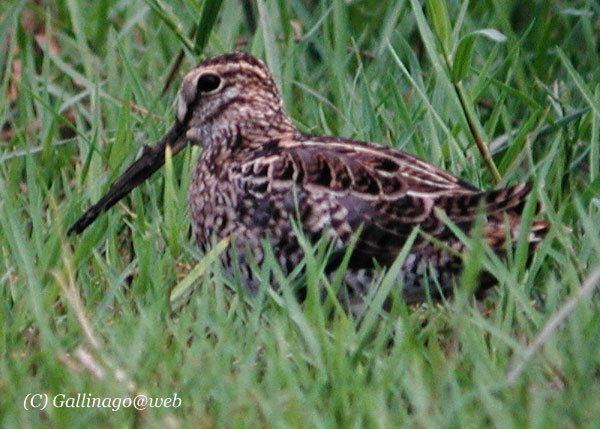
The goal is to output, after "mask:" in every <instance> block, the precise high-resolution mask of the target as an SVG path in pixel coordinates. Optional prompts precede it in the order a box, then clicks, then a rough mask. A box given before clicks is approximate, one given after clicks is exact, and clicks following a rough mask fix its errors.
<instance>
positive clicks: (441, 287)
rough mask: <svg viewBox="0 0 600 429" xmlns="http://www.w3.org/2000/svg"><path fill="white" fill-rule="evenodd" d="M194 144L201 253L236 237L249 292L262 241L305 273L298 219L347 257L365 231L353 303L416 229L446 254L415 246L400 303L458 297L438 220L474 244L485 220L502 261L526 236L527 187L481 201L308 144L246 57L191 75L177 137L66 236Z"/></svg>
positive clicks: (390, 153) (225, 58)
mask: <svg viewBox="0 0 600 429" xmlns="http://www.w3.org/2000/svg"><path fill="white" fill-rule="evenodd" d="M187 143H192V144H197V145H201V146H202V147H203V152H202V154H201V156H200V159H199V161H198V164H197V166H196V169H195V171H194V173H193V177H192V181H191V184H190V188H189V209H190V213H191V215H192V227H193V228H192V229H193V234H194V237H195V239H196V241H197V242H198V244H199V245H200V247H201V248H202V249H203V250H204V251H206V249H208V248H209V247H210V246H211V245H212V244H213V243H214V240H215V239H216V238H224V237H227V236H230V237H232V238H233V239H234V240H233V243H234V245H235V247H236V249H232V248H230V250H229V251H228V252H225V253H224V254H223V256H222V260H223V263H224V265H225V266H226V267H229V268H231V266H232V263H234V262H235V261H232V258H233V255H236V256H235V257H236V258H237V259H238V261H237V263H239V268H240V270H241V273H242V275H243V279H244V281H245V283H246V286H247V288H248V289H250V290H254V289H256V288H257V286H258V280H257V279H256V277H255V275H254V274H253V272H252V268H251V264H250V262H251V261H249V260H248V258H249V256H250V257H251V258H254V259H255V260H256V262H258V263H259V264H260V262H261V261H262V259H263V244H262V242H261V241H262V240H263V239H264V238H268V240H269V241H270V243H271V244H272V246H273V249H274V252H275V255H276V256H277V257H278V259H279V262H280V263H281V265H282V267H283V268H284V269H285V270H287V271H288V272H289V271H291V270H292V269H293V268H294V267H295V266H296V265H297V264H298V263H299V262H300V261H301V259H302V250H301V248H300V246H299V244H298V241H297V238H296V235H295V234H294V230H293V228H292V222H293V221H294V220H295V219H299V221H300V223H301V225H302V227H303V229H304V232H305V233H306V234H307V236H308V237H310V238H311V239H314V240H316V239H318V238H320V237H321V236H322V235H323V234H328V235H329V236H330V237H331V238H332V240H333V241H334V243H335V246H337V247H339V248H343V247H344V246H346V245H347V244H348V243H349V242H350V240H351V238H352V236H353V233H354V232H355V231H357V230H358V229H359V228H361V227H362V232H361V235H360V237H359V239H358V241H357V243H356V246H355V249H354V252H353V255H352V259H351V262H350V266H349V268H348V271H347V273H346V277H345V283H346V286H347V288H346V289H345V291H347V293H348V296H349V297H350V300H351V302H353V303H356V302H357V300H359V299H360V297H361V296H362V295H363V294H364V293H365V292H366V291H367V289H368V287H369V286H370V285H371V283H372V280H373V278H374V277H375V276H376V275H377V272H378V271H377V269H376V268H375V267H376V266H377V265H378V266H384V267H385V266H389V265H390V264H391V263H392V262H393V261H394V260H395V258H396V256H397V255H398V253H399V251H400V249H401V248H402V246H403V244H404V243H405V241H406V239H407V237H408V236H409V234H410V233H411V231H412V230H413V229H414V228H415V227H419V228H420V229H421V231H423V232H425V233H426V234H427V235H429V236H430V237H434V238H435V239H436V240H438V241H441V242H443V243H445V244H446V246H447V248H443V247H440V246H437V245H435V244H433V243H432V241H431V240H430V239H428V238H425V237H426V236H425V235H419V236H418V238H417V239H416V241H415V243H414V245H413V247H412V248H411V250H410V253H409V255H408V257H407V258H406V260H405V262H404V265H403V267H402V275H401V276H402V278H401V279H399V283H401V284H402V285H403V296H404V298H405V299H406V300H407V301H408V302H415V301H420V300H423V299H424V298H425V297H426V296H427V295H426V290H429V291H430V293H431V295H432V296H433V297H436V296H439V293H440V292H443V293H451V291H452V287H453V280H454V279H455V278H456V274H457V273H459V272H460V270H461V259H460V257H458V256H456V255H455V252H450V251H449V250H448V248H451V249H454V250H456V251H458V252H460V251H462V250H463V248H464V245H463V243H462V242H461V241H460V240H458V239H457V238H456V237H455V235H454V234H453V233H452V232H451V231H450V230H449V228H448V227H447V225H446V223H445V222H443V221H442V220H441V219H440V217H439V211H438V210H436V208H437V209H440V210H441V211H443V212H444V213H445V215H446V216H447V217H448V218H449V219H450V220H451V221H452V222H453V223H454V224H456V225H457V226H458V227H459V228H461V229H462V230H463V231H465V232H467V233H469V232H470V231H471V229H472V228H473V225H474V222H475V218H476V216H477V214H478V213H479V211H480V210H482V211H483V212H484V213H485V215H486V221H485V224H484V226H483V229H482V233H483V237H484V239H485V240H486V242H487V243H488V244H489V245H490V246H491V247H492V248H493V249H495V250H496V251H497V252H498V253H499V254H503V253H504V252H505V249H504V246H505V245H506V242H507V240H506V238H507V237H506V234H507V230H508V232H509V233H510V237H509V239H508V241H509V242H510V241H511V240H512V241H514V240H515V239H516V238H517V237H518V235H519V231H520V223H521V222H520V218H521V211H522V209H523V205H524V202H525V198H526V196H527V195H528V193H529V192H530V190H531V185H530V184H526V183H523V184H518V185H515V186H512V187H508V188H505V189H500V190H495V191H490V192H484V191H481V190H479V189H477V188H475V187H473V186H471V185H470V184H468V183H466V182H465V181H463V180H461V179H459V178H457V177H455V176H453V175H451V174H449V173H447V172H445V171H443V170H441V169H439V168H437V167H435V166H434V165H432V164H429V163H427V162H425V161H423V160H421V159H418V158H416V157H414V156H411V155H409V154H407V153H405V152H402V151H400V150H396V149H392V148H388V147H382V146H378V145H376V144H373V143H364V142H357V141H352V140H346V139H342V138H337V137H324V136H317V135H308V134H304V133H302V132H300V131H298V130H297V129H296V127H295V126H294V125H293V123H292V121H291V120H290V118H289V117H288V116H287V114H286V113H285V111H284V108H283V103H282V100H281V97H280V95H279V92H278V90H277V87H276V86H275V83H274V82H273V79H272V77H271V74H270V73H269V70H268V69H267V67H266V66H265V65H264V64H263V63H262V62H261V61H260V60H258V59H256V58H254V57H253V56H251V55H249V54H245V53H232V54H226V55H221V56H218V57H214V58H211V59H209V60H207V61H205V62H204V63H202V64H201V65H200V66H198V67H196V68H195V69H193V70H192V71H191V72H189V73H188V74H187V76H186V77H185V78H184V80H183V83H182V85H181V92H180V95H179V103H178V108H177V117H176V119H175V123H174V124H173V125H172V127H171V128H170V130H169V131H168V132H167V133H166V135H165V136H164V137H163V138H162V139H161V141H160V142H159V143H158V144H157V145H156V146H153V147H145V150H144V153H143V155H142V157H141V158H140V159H139V160H138V161H137V162H135V163H134V164H133V165H132V166H131V167H130V168H129V169H128V170H127V171H126V172H125V173H124V174H123V175H122V176H121V177H120V178H119V179H118V180H117V181H116V182H115V183H114V184H113V185H112V187H111V188H110V190H109V191H108V193H107V194H106V195H105V196H104V197H103V198H102V199H101V200H100V201H99V202H98V203H97V204H95V205H94V206H92V207H91V208H90V209H89V210H88V211H87V212H86V213H85V214H84V215H83V216H82V217H81V218H79V219H78V220H77V222H76V223H75V224H74V225H73V226H72V227H71V229H70V230H69V233H80V232H82V231H83V230H84V229H85V228H86V227H87V226H88V225H89V224H90V223H92V222H93V221H94V219H95V218H96V217H97V216H98V215H99V214H100V213H101V212H103V211H106V210H107V209H109V208H110V207H111V206H113V205H114V204H115V203H116V202H117V201H118V200H120V199H121V198H122V197H124V196H125V195H126V194H127V193H128V192H130V191H131V190H132V189H133V188H134V187H136V186H137V185H139V184H140V183H141V182H142V181H144V180H145V179H146V178H148V177H149V176H150V175H152V173H154V172H155V171H156V170H157V169H159V168H160V167H161V166H162V164H163V163H164V151H165V148H166V146H170V147H171V148H172V150H173V153H177V152H179V151H180V150H181V149H183V148H184V147H185V146H186V145H187ZM507 225H508V226H509V228H507V227H506V226H507ZM548 228H549V224H548V223H547V222H545V221H536V222H534V223H533V225H532V227H531V229H530V232H529V238H528V239H529V241H530V243H531V245H530V249H533V248H534V247H535V244H536V243H537V242H539V241H540V240H541V239H542V238H543V237H544V235H545V234H546V232H547V230H548ZM234 250H235V251H234ZM332 265H335V264H330V267H331V268H332V269H335V267H334V266H332ZM487 277H489V276H487ZM482 279H486V276H482ZM482 281H483V283H484V284H482V285H481V286H488V285H489V284H488V281H489V278H488V279H487V280H482ZM428 285H430V287H428Z"/></svg>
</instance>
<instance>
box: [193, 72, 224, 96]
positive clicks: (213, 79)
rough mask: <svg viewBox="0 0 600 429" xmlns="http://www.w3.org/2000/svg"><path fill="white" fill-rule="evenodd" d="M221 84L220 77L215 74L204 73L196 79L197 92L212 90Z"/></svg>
mask: <svg viewBox="0 0 600 429" xmlns="http://www.w3.org/2000/svg"><path fill="white" fill-rule="evenodd" d="M220 84H221V78H220V77H219V76H217V75H215V74H205V75H203V76H200V79H198V84H197V88H198V91H199V92H210V91H214V90H215V89H217V88H218V87H219V85H220Z"/></svg>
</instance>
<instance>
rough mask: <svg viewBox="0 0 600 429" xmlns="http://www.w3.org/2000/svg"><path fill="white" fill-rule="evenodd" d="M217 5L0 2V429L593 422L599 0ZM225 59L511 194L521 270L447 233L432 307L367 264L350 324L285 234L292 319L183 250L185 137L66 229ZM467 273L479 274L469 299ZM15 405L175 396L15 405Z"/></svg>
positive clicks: (282, 295) (305, 115) (281, 303)
mask: <svg viewBox="0 0 600 429" xmlns="http://www.w3.org/2000/svg"><path fill="white" fill-rule="evenodd" d="M218 3H219V2H214V1H206V2H194V1H192V0H181V1H176V2H166V1H164V0H162V1H159V0H146V1H141V0H138V1H132V2H110V1H107V0H98V1H95V2H81V1H78V0H58V1H56V2H51V3H48V4H46V3H42V4H38V3H35V2H26V1H25V0H10V1H7V0H3V1H0V70H2V72H0V100H2V102H1V103H0V123H1V124H2V125H1V142H0V195H1V199H0V263H1V264H2V270H1V271H0V274H1V276H0V294H1V297H0V391H1V392H2V393H1V395H0V422H1V424H2V426H4V427H15V426H17V425H19V426H24V427H34V426H37V425H40V424H44V425H50V426H53V427H62V426H66V425H69V426H73V427H79V426H83V425H89V424H92V423H93V424H94V425H98V424H99V425H102V426H121V427H122V426H131V425H136V426H139V425H141V424H148V425H151V426H161V427H164V426H167V427H188V426H196V425H197V424H201V425H203V426H227V427H246V426H250V427H255V426H272V427H283V426H292V427H300V426H302V427H304V426H317V427H337V426H344V427H346V426H349V427H359V426H375V427H393V426H415V425H418V426H428V427H437V426H444V427H447V426H483V425H486V426H487V425H490V424H491V425H494V426H497V427H515V426H531V427H548V426H560V427H565V426H566V427H580V426H594V425H596V424H597V422H598V421H599V420H600V399H599V398H600V382H599V378H600V351H599V350H600V347H599V346H600V312H599V311H598V298H597V297H596V296H595V295H594V294H593V289H594V287H595V285H596V283H597V282H598V269H599V268H598V267H599V264H600V261H599V258H598V254H600V238H599V237H600V227H599V226H598V225H600V204H599V202H600V200H599V199H598V195H599V188H600V178H599V175H600V174H599V170H600V167H599V161H600V160H599V156H600V143H599V141H600V140H599V129H600V128H599V127H600V86H599V85H598V83H599V82H600V80H599V76H600V67H599V64H598V63H599V59H598V55H597V50H598V46H599V43H600V41H599V40H598V39H599V36H598V32H597V28H598V26H599V25H600V20H599V18H598V16H599V14H600V4H599V3H597V2H594V1H576V2H568V1H564V0H559V1H555V2H543V1H534V0H530V1H527V2H514V1H511V0H503V1H497V2H493V3H488V2H471V4H468V3H466V2H458V1H451V2H447V3H446V2H441V1H436V0H430V1H427V2H426V3H427V4H426V5H425V6H424V5H423V4H422V3H421V2H419V1H417V0H410V1H408V0H407V1H391V0H390V1H385V0H384V1H374V0H373V1H371V0H362V1H361V0H358V1H353V2H345V1H341V0H337V1H333V2H317V1H300V0H292V1H275V0H260V1H258V2H257V3H256V4H254V2H241V1H235V0H226V1H224V2H223V4H222V5H219V4H218ZM219 9H220V10H219ZM216 10H219V16H218V19H216V20H214V13H215V11H216ZM196 27H197V28H199V29H200V30H199V31H195V30H194V29H195V28H196ZM490 29H494V30H495V31H491V30H490ZM239 45H245V46H246V48H245V49H247V50H249V51H250V52H252V53H254V54H256V55H258V56H259V57H262V58H263V59H266V60H267V62H268V63H269V65H270V66H271V68H272V69H273V71H274V72H275V76H277V79H278V80H280V83H281V89H282V92H283V96H284V99H285V104H286V106H287V109H288V111H289V113H290V114H291V116H292V117H293V118H294V120H295V121H296V123H297V124H298V126H299V127H300V128H301V129H302V130H304V131H308V132H314V133H320V134H333V135H340V136H344V137H350V138H354V139H359V140H374V141H379V142H381V143H382V144H385V145H390V146H394V147H399V148H402V149H404V150H407V151H409V152H411V153H414V154H416V155H418V156H420V157H423V158H425V159H428V160H430V161H432V162H433V163H435V164H437V165H440V166H442V167H444V168H446V169H448V170H450V171H451V172H453V173H455V174H457V175H459V176H461V177H463V178H464V179H466V180H468V181H470V182H471V183H473V184H475V185H478V186H480V187H482V188H484V189H492V188H494V187H496V186H502V185H506V184H513V183H517V182H522V181H533V182H534V183H535V185H536V187H535V191H534V198H535V199H536V200H538V201H540V202H541V203H542V205H543V206H544V210H545V213H544V215H543V216H544V217H545V218H547V219H548V220H549V221H550V222H552V224H553V227H552V230H551V231H550V233H549V236H548V237H547V239H546V240H545V241H544V242H543V243H542V244H541V246H540V247H539V249H538V251H537V252H536V255H535V257H534V258H533V260H532V263H531V265H530V266H529V267H527V266H526V264H525V262H526V261H525V259H526V255H525V254H524V252H523V251H522V250H523V249H522V248H521V250H519V248H517V249H516V250H515V252H512V253H511V254H510V255H508V258H507V260H506V261H499V260H497V258H495V257H494V255H493V254H490V252H489V251H488V250H489V249H486V248H485V246H483V245H482V244H481V243H479V242H477V241H476V240H471V241H470V249H471V250H470V255H469V257H468V258H467V261H468V262H467V264H466V269H465V273H464V275H463V280H464V281H465V284H463V285H462V286H463V287H460V286H461V285H459V288H458V294H457V297H456V299H454V300H452V301H449V302H444V303H442V304H437V305H434V304H431V303H430V304H425V305H422V306H418V307H407V306H406V305H405V304H404V303H403V302H402V301H401V300H400V299H399V298H398V290H397V288H394V287H393V286H394V285H393V284H392V283H391V282H390V279H391V275H389V274H388V276H387V277H383V278H382V280H381V281H380V283H379V285H380V287H379V289H376V288H374V291H376V292H377V293H374V294H373V296H372V305H371V306H370V308H369V310H368V311H367V312H366V314H365V315H364V316H363V317H358V318H356V317H353V316H351V315H347V314H345V313H344V312H343V311H341V310H340V309H339V308H338V306H337V305H336V302H335V300H333V299H331V298H329V299H327V300H325V302H321V301H319V300H318V299H316V298H315V297H316V296H317V292H318V290H319V289H320V288H321V287H323V286H324V283H326V280H324V279H323V278H322V275H321V273H322V270H323V265H324V255H325V254H326V250H327V249H326V246H322V245H319V246H317V247H316V248H314V249H313V248H311V246H310V245H309V244H307V256H306V258H305V261H304V264H305V266H306V276H305V280H304V281H305V282H306V283H307V287H308V291H309V293H308V299H307V301H306V302H305V303H304V304H299V303H298V302H297V301H296V300H295V298H294V297H293V294H292V293H291V291H290V288H291V281H290V280H289V279H287V278H286V277H285V276H284V275H283V274H282V273H281V272H280V270H279V268H278V266H277V264H276V263H274V261H273V258H271V257H268V258H267V261H266V262H265V264H264V266H263V267H262V268H261V269H262V270H263V271H262V272H263V273H264V276H265V277H268V275H269V273H274V275H275V277H276V278H277V279H278V282H279V283H280V285H281V292H274V291H272V290H269V289H268V288H266V287H265V288H263V289H262V291H261V293H260V294H259V297H255V298H253V297H249V296H246V295H244V294H243V292H242V291H240V293H236V294H232V293H230V292H229V288H232V287H233V288H234V289H235V288H239V286H240V285H238V284H236V283H235V281H234V280H232V279H230V278H227V277H226V276H224V275H223V274H222V273H221V271H220V269H219V267H218V264H215V263H214V258H213V257H212V256H211V254H208V255H202V254H200V253H199V251H198V250H197V248H196V247H195V245H194V244H193V243H192V241H191V239H190V237H189V217H188V215H187V213H186V192H187V184H188V183H189V180H190V174H191V171H192V169H193V165H194V161H195V159H196V158H197V157H198V155H199V151H200V149H199V148H194V149H187V150H186V151H184V153H183V154H181V155H180V156H178V157H176V158H174V159H172V160H170V161H169V162H168V163H167V168H166V169H163V171H161V172H159V173H157V175H156V177H154V178H152V179H151V180H150V181H149V182H148V183H146V184H144V185H143V186H141V188H140V189H138V190H136V191H135V192H134V193H133V195H132V196H131V197H128V198H126V199H125V200H124V201H123V202H122V203H121V204H119V205H117V206H116V207H115V208H114V209H112V210H111V211H110V212H109V213H107V214H105V215H103V216H102V217H101V218H100V219H98V221H97V222H96V223H95V224H94V225H93V226H92V227H91V228H90V229H89V230H88V231H86V232H85V234H83V235H82V236H81V237H67V236H66V232H65V231H66V229H67V227H68V226H69V225H70V224H71V222H73V221H74V220H75V219H76V217H77V216H78V215H79V214H80V213H82V211H83V210H84V208H85V207H87V206H88V205H89V204H90V203H92V202H94V201H96V200H97V199H98V198H99V197H100V196H101V194H102V193H103V191H105V190H106V189H107V186H108V184H109V182H110V181H112V180H114V178H115V177H116V176H117V175H118V174H119V173H120V172H122V171H123V169H124V168H125V167H126V166H127V165H128V164H129V163H130V162H131V161H132V160H134V159H135V158H136V155H137V154H138V153H139V151H140V146H141V145H142V144H149V143H152V142H155V141H157V140H158V139H159V138H160V136H161V133H163V132H164V131H165V130H166V128H167V127H168V125H169V124H170V122H171V121H172V119H173V115H174V114H173V101H174V99H175V96H176V93H177V85H178V83H179V81H180V80H181V77H182V76H183V74H184V73H185V71H186V70H188V69H189V68H191V67H192V66H193V65H194V64H196V63H197V62H198V61H199V60H200V59H201V58H204V57H206V56H210V55H213V54H218V53H222V52H226V51H231V50H233V49H234V48H235V47H236V46H239ZM199 57H200V58H199ZM172 73H174V75H173V76H174V78H171V77H170V76H171V74H172ZM163 88H165V90H164V91H163ZM563 118H567V119H566V120H565V119H563ZM487 147H490V148H491V150H490V153H488V154H486V152H485V151H484V148H487ZM532 203H533V201H532ZM530 208H531V210H533V208H534V205H533V204H531V205H530ZM479 267H485V268H486V269H488V270H489V271H490V272H492V273H493V274H494V275H495V276H496V277H497V278H498V286H497V287H496V288H494V289H493V291H492V292H491V294H490V295H489V296H488V297H487V298H486V299H485V300H484V301H482V302H476V301H475V300H473V299H472V297H471V295H470V290H469V289H470V288H469V287H468V285H467V283H468V281H467V280H468V279H469V278H473V277H472V276H473V275H476V273H477V271H478V269H479ZM392 270H393V269H392ZM392 274H393V273H392ZM190 285H195V286H196V290H195V292H194V293H193V294H191V295H188V298H187V300H185V299H183V298H182V297H180V295H186V294H185V293H183V292H189V289H190V288H189V286H190ZM582 285H583V286H584V287H585V289H584V290H583V293H582V292H581V291H582ZM327 286H329V287H331V288H332V289H335V288H336V287H337V286H339V285H338V284H331V285H327ZM173 290H175V291H176V292H177V293H176V294H174V295H177V296H178V297H179V298H178V300H176V301H175V302H170V301H169V298H170V292H171V291H173ZM388 294H389V296H390V297H391V300H392V301H391V302H392V306H391V309H390V311H389V312H387V311H383V310H381V305H382V303H383V301H384V299H385V298H386V297H387V296H388ZM580 295H583V296H582V297H580ZM573 299H575V300H573ZM173 309H175V311H173ZM530 344H532V345H533V347H529V345H530ZM31 393H47V394H48V395H50V397H51V398H52V396H54V395H57V394H66V395H71V396H75V395H77V393H82V394H84V393H89V394H90V395H93V396H95V397H100V398H114V397H134V396H136V395H137V394H147V395H148V396H151V397H173V394H174V393H176V394H177V396H178V397H179V398H181V401H182V403H181V406H180V407H178V408H166V407H161V408H152V409H150V408H149V409H147V410H145V411H136V410H135V409H133V408H127V409H120V410H118V411H111V410H109V409H102V408H56V407H52V406H49V407H48V408H46V409H45V410H43V411H39V410H29V411H28V410H25V409H24V406H23V404H24V400H25V398H26V397H27V395H28V394H31Z"/></svg>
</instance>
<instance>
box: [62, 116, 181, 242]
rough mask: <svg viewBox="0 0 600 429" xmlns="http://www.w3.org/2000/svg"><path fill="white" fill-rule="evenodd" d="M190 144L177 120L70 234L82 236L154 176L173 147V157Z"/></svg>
mask: <svg viewBox="0 0 600 429" xmlns="http://www.w3.org/2000/svg"><path fill="white" fill-rule="evenodd" d="M186 145H187V140H186V138H185V126H184V125H183V124H182V123H181V122H179V120H176V121H175V123H174V124H173V125H172V126H171V128H170V129H169V131H167V133H166V134H165V135H164V136H163V138H162V139H160V141H159V142H158V143H157V144H156V145H155V146H145V147H144V153H143V154H142V156H141V157H140V159H138V160H137V161H136V162H134V163H133V164H132V165H131V166H130V167H129V168H128V169H127V170H126V171H125V173H123V174H122V175H121V177H119V178H118V179H117V180H116V181H115V182H114V183H113V184H112V186H111V187H110V189H109V190H108V192H107V193H106V195H104V196H103V197H102V198H100V201H98V202H97V203H96V204H94V205H93V206H91V207H90V208H89V209H87V211H86V212H85V213H84V214H83V215H82V216H81V217H80V218H79V219H77V221H76V222H75V223H74V224H73V226H71V228H69V231H68V234H69V235H72V234H79V233H81V232H83V231H84V230H85V229H86V228H87V227H88V226H89V225H90V224H91V223H92V222H94V220H96V218H97V217H98V216H99V215H100V214H101V213H103V212H105V211H107V210H108V209H110V208H111V207H112V206H114V205H115V204H116V203H118V202H119V201H120V200H121V198H123V197H124V196H125V195H127V194H128V193H130V192H131V191H132V190H133V189H134V188H135V187H137V186H138V185H139V184H141V183H142V182H143V181H144V180H146V179H147V178H148V177H150V176H152V174H154V173H155V172H156V170H158V169H159V168H160V167H162V166H163V165H164V163H165V150H166V148H167V146H170V147H171V150H172V151H173V155H175V154H177V153H178V152H180V151H181V150H182V149H183V148H184V147H185V146H186Z"/></svg>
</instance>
